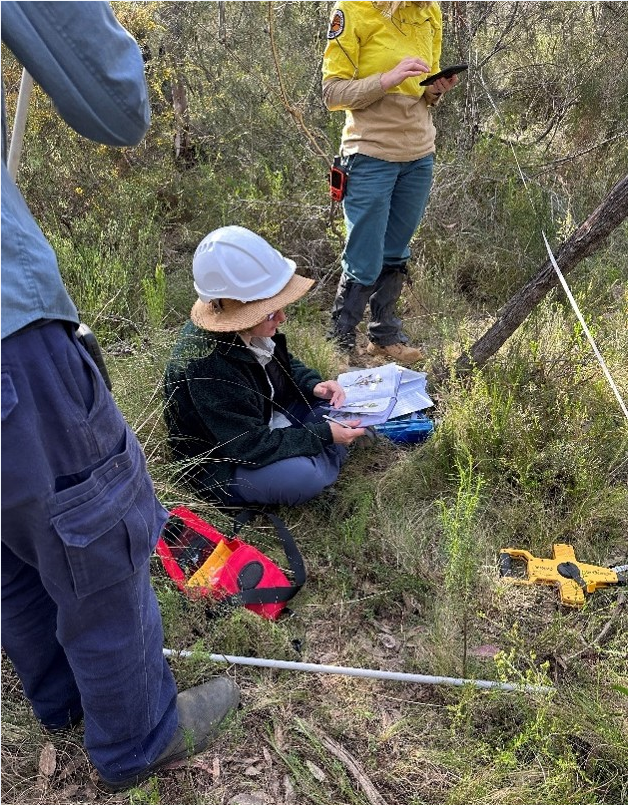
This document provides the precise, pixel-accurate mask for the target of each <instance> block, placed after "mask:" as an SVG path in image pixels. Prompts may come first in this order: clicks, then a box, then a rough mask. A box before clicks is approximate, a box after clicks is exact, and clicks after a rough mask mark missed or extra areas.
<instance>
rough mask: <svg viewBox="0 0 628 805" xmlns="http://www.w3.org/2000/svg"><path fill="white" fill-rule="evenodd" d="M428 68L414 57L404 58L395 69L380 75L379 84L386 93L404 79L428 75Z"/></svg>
mask: <svg viewBox="0 0 628 805" xmlns="http://www.w3.org/2000/svg"><path fill="white" fill-rule="evenodd" d="M429 71H430V68H429V66H428V65H427V64H426V63H425V62H424V61H423V59H419V58H417V57H416V56H406V57H405V58H404V59H402V60H401V61H400V62H399V64H398V65H397V66H396V67H393V68H392V70H389V71H388V72H387V73H382V75H381V77H380V79H379V83H380V84H381V85H382V89H383V90H384V91H387V90H389V89H392V88H393V87H398V86H399V84H401V82H402V81H405V80H406V78H416V77H417V76H420V75H423V74H424V73H429Z"/></svg>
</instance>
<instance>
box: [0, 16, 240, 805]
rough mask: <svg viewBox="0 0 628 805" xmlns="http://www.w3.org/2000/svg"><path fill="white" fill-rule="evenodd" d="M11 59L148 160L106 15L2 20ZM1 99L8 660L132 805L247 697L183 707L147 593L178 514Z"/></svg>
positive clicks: (132, 49) (131, 51)
mask: <svg viewBox="0 0 628 805" xmlns="http://www.w3.org/2000/svg"><path fill="white" fill-rule="evenodd" d="M2 42H3V43H4V44H5V45H6V47H8V48H9V50H11V51H12V53H13V54H14V55H15V57H16V58H17V59H18V60H19V61H20V62H21V63H22V64H23V65H24V67H25V68H26V69H27V70H28V72H29V73H30V74H31V75H32V76H33V78H34V79H35V81H37V82H38V83H39V84H40V85H41V87H42V88H43V89H44V91H45V92H46V93H47V94H48V95H49V96H50V97H51V99H52V100H53V102H54V103H55V105H56V107H57V109H58V111H59V113H60V114H61V116H62V117H63V118H64V120H65V121H66V122H67V123H68V124H69V125H70V126H72V127H73V128H74V129H75V130H76V131H77V132H79V133H80V134H82V135H84V136H85V137H88V138H90V139H92V140H95V141H97V142H99V143H104V144H106V145H112V146H132V145H136V144H137V143H138V142H140V140H141V139H142V137H143V136H144V134H145V132H146V130H147V128H148V124H149V119H150V107H149V103H148V97H147V88H146V82H145V78H144V70H143V62H142V57H141V53H140V51H139V48H138V46H137V43H136V42H135V40H134V39H133V38H132V37H131V36H130V35H129V33H128V32H127V31H126V30H125V29H124V28H123V27H122V26H121V25H120V24H119V23H118V22H117V21H116V19H115V17H114V15H113V12H112V11H111V8H110V6H109V4H108V3H106V2H72V3H70V2H29V3H20V2H3V3H2ZM2 99H3V104H2V367H1V368H2V563H1V571H2V646H3V648H4V649H5V651H6V653H7V655H8V656H9V658H10V659H11V661H12V662H13V664H14V666H15V669H16V671H17V673H18V675H19V677H20V680H21V682H22V685H23V687H24V692H25V694H26V696H27V697H28V699H29V701H30V702H31V705H32V707H33V710H34V713H35V715H36V716H37V718H38V719H39V720H40V722H41V724H42V725H43V727H44V728H46V729H48V730H51V731H54V730H59V729H62V728H64V727H68V726H71V725H74V724H77V723H78V722H79V721H80V720H81V719H84V727H85V737H84V741H85V747H86V750H87V752H88V754H89V756H90V758H91V760H92V762H93V763H94V765H95V766H96V768H97V770H98V772H99V775H100V777H101V780H102V781H103V783H104V784H105V786H106V787H108V788H109V789H111V790H121V789H124V788H128V787H130V786H132V785H135V784H136V783H137V782H139V781H140V780H141V779H144V778H145V777H147V776H149V775H150V774H152V773H153V772H154V771H155V770H156V769H158V768H160V767H162V766H164V765H166V764H167V763H170V762H172V761H174V760H179V759H182V758H185V757H187V756H189V755H190V754H194V753H196V752H198V751H201V750H202V749H204V748H205V746H206V745H207V744H208V743H209V741H210V739H211V738H212V737H213V736H214V735H215V734H216V733H217V731H218V726H219V724H220V723H221V722H222V720H223V719H224V717H225V716H226V715H227V714H228V713H229V712H230V711H231V710H233V709H234V708H235V707H236V705H237V702H238V689H237V686H236V685H235V684H234V683H233V682H232V681H231V680H230V679H228V678H227V677H217V678H214V679H211V680H210V681H209V682H207V683H205V684H204V685H199V686H198V687H196V688H191V689H190V690H187V691H184V692H183V693H179V694H177V689H176V684H175V680H174V678H173V676H172V673H171V671H170V669H169V667H168V664H167V662H166V661H165V659H164V657H163V629H162V622H161V615H160V612H159V608H158V605H157V600H156V597H155V594H154V592H153V590H152V587H151V584H150V576H149V559H150V555H151V552H152V550H153V548H154V546H155V543H156V541H157V538H158V536H159V533H160V531H161V528H162V526H163V524H164V522H165V520H166V517H167V512H166V511H165V510H164V509H163V507H162V506H161V505H160V504H159V502H158V500H157V498H156V496H155V493H154V490H153V485H152V482H151V479H150V477H149V475H148V472H147V469H146V462H145V458H144V455H143V453H142V449H141V447H140V445H139V443H138V441H137V438H136V437H135V435H134V434H133V432H132V431H131V429H130V428H129V427H128V425H127V424H126V423H125V421H124V419H123V417H122V414H121V413H120V411H119V410H118V408H117V407H116V405H115V403H114V400H113V397H112V396H111V394H110V393H109V391H108V389H107V387H106V386H105V383H104V382H103V379H102V377H101V376H100V374H99V372H98V370H97V368H96V366H95V364H94V363H93V361H92V359H91V358H90V356H89V355H88V353H87V352H86V351H85V350H84V349H83V347H82V345H81V343H80V342H79V341H78V340H77V337H76V327H77V325H78V317H77V312H76V309H75V307H74V304H73V303H72V301H71V299H70V297H69V296H68V293H67V291H66V290H65V288H64V286H63V282H62V280H61V276H60V273H59V269H58V266H57V261H56V257H55V254H54V252H53V250H52V248H51V247H50V245H49V244H48V242H47V241H46V239H45V237H44V235H43V234H42V232H41V230H40V229H39V227H38V226H37V224H36V223H35V220H34V219H33V217H32V215H31V213H30V211H29V209H28V207H27V205H26V202H25V201H24V199H23V197H22V195H21V194H20V191H19V190H18V188H17V186H16V184H15V183H14V181H13V179H12V178H11V177H10V175H9V173H8V170H7V166H6V140H7V126H6V115H5V109H4V92H3V95H2Z"/></svg>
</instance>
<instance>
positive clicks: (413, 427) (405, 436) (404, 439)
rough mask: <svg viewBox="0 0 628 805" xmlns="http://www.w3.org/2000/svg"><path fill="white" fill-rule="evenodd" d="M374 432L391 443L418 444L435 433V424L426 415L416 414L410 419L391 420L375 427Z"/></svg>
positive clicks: (411, 415)
mask: <svg viewBox="0 0 628 805" xmlns="http://www.w3.org/2000/svg"><path fill="white" fill-rule="evenodd" d="M373 430H374V431H375V433H377V434H378V435H379V436H385V437H386V438H387V439H390V440H391V442H399V443H403V444H417V443H418V442H424V441H425V440H426V439H427V438H428V436H430V435H431V434H432V433H434V423H433V422H432V420H431V419H429V418H428V417H427V416H425V414H420V413H414V414H410V416H409V417H403V418H400V419H389V420H388V422H383V423H382V424H381V425H373Z"/></svg>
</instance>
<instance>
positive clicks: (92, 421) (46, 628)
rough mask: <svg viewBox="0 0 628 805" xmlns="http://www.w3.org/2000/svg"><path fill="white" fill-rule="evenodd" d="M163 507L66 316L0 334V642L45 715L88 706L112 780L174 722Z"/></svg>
mask: <svg viewBox="0 0 628 805" xmlns="http://www.w3.org/2000/svg"><path fill="white" fill-rule="evenodd" d="M166 516H167V513H166V511H165V510H164V509H163V507H162V506H161V505H160V504H159V502H158V501H157V499H156V497H155V493H154V489H153V485H152V482H151V479H150V477H149V475H148V473H147V470H146V463H145V458H144V455H143V453H142V449H141V447H140V445H139V443H138V441H137V439H136V437H135V436H134V434H133V433H132V431H131V430H130V428H129V427H128V426H127V425H126V423H125V421H124V419H123V417H122V414H121V413H120V411H119V410H118V408H117V406H116V405H115V403H114V401H113V397H112V396H111V394H110V393H109V391H108V390H107V388H106V386H105V385H104V383H103V381H102V378H101V377H100V375H99V373H98V371H97V369H96V367H95V365H94V363H93V362H92V360H91V358H90V357H89V356H88V355H87V353H86V352H85V350H84V349H83V347H82V346H81V345H80V344H79V343H78V342H77V341H76V338H75V336H74V332H73V328H72V327H71V326H69V325H66V324H64V323H62V322H49V323H46V324H44V325H42V326H40V327H35V328H32V329H28V330H25V331H21V332H19V333H17V334H15V335H13V336H11V337H9V338H7V339H5V340H3V342H2V565H1V572H2V646H3V648H4V649H5V651H6V653H7V654H8V656H9V657H10V659H11V660H12V662H13V664H14V665H15V669H16V671H17V673H18V675H19V677H20V680H21V682H22V685H23V687H24V691H25V693H26V696H27V697H28V699H29V700H30V702H31V704H32V707H33V710H34V712H35V715H36V716H37V718H38V719H39V720H40V721H41V722H42V724H43V725H44V726H46V727H48V728H52V729H55V728H60V727H63V726H65V725H67V724H69V723H71V722H73V721H76V720H78V719H79V718H80V716H81V714H83V715H84V719H85V748H86V750H87V752H88V754H89V756H90V758H91V760H92V761H93V763H94V765H95V766H96V768H97V769H98V770H99V771H100V772H101V773H102V774H103V776H105V777H106V778H107V779H109V780H116V779H124V778H125V777H128V776H130V775H132V774H134V773H135V772H138V771H140V770H142V769H144V768H145V767H146V766H147V765H148V764H149V763H151V762H152V761H153V760H154V759H155V758H156V757H158V755H160V754H161V752H162V751H163V750H164V749H165V747H166V746H167V745H168V743H169V741H170V739H171V737H172V735H173V734H174V731H175V729H176V726H177V713H176V696H177V691H176V685H175V681H174V679H173V676H172V673H171V671H170V669H169V667H168V665H167V663H166V661H165V659H164V657H163V653H162V648H163V629H162V623H161V615H160V612H159V607H158V604H157V600H156V597H155V594H154V591H153V589H152V587H151V584H150V575H149V559H150V555H151V553H152V550H153V548H154V546H155V542H156V541H157V538H158V536H159V532H160V531H161V527H162V525H163V523H164V522H165V519H166Z"/></svg>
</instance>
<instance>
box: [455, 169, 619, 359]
mask: <svg viewBox="0 0 628 805" xmlns="http://www.w3.org/2000/svg"><path fill="white" fill-rule="evenodd" d="M627 215H628V176H625V177H624V178H623V179H621V180H620V181H619V182H618V183H617V184H616V185H615V187H613V189H612V190H611V191H610V193H609V194H608V195H607V196H606V198H605V199H604V201H603V202H602V203H601V204H600V205H599V207H598V208H597V209H596V210H595V211H594V212H592V213H591V215H589V217H588V218H587V219H586V221H585V222H584V223H583V224H581V225H580V226H579V227H578V229H577V230H576V231H575V232H574V233H573V235H572V236H571V237H570V238H569V239H568V240H566V241H565V242H564V243H563V244H562V246H561V247H560V249H559V250H558V252H557V253H556V254H555V258H556V263H557V265H558V267H559V268H560V270H561V272H562V273H563V274H567V273H569V272H570V271H571V270H572V269H573V268H575V267H576V266H577V265H578V263H579V262H580V261H581V260H583V259H584V258H585V257H589V256H590V255H591V254H593V253H594V252H596V251H597V250H598V249H599V247H600V246H601V245H602V242H603V241H604V239H605V238H606V237H607V236H608V235H609V234H610V233H611V232H612V231H613V230H614V229H616V228H617V227H618V226H619V224H621V222H622V221H623V220H624V219H625V218H626V216H627ZM557 284H558V276H557V274H556V272H555V271H554V268H553V266H552V264H551V262H550V260H549V258H548V259H547V260H546V261H545V263H543V266H542V267H541V269H540V271H539V272H538V274H536V276H534V277H533V278H532V279H531V280H529V281H528V282H527V283H526V284H525V285H524V286H523V288H521V290H520V291H518V292H517V293H516V294H515V295H514V296H513V297H512V298H511V299H510V301H509V302H507V303H506V304H505V305H504V307H503V308H502V309H501V310H500V312H499V317H498V319H497V321H496V322H495V323H494V324H493V325H492V326H491V327H490V328H489V329H488V330H487V331H486V333H484V335H483V336H482V337H481V338H479V339H478V340H477V341H476V342H475V344H473V346H472V347H471V348H470V350H469V351H468V352H465V353H463V354H462V355H461V356H460V357H459V358H458V360H457V361H456V374H464V373H466V372H468V371H469V370H470V369H471V368H473V367H477V368H480V369H481V368H482V367H483V366H484V364H485V363H486V362H487V361H488V359H489V358H491V357H492V356H493V355H494V354H495V353H496V352H497V350H498V349H499V348H500V347H501V346H502V344H504V342H505V341H506V340H507V339H508V338H510V336H511V335H512V334H513V333H514V332H515V330H516V329H517V327H519V325H520V324H521V323H522V322H523V321H524V320H525V319H526V318H527V317H528V316H529V315H530V313H531V312H532V311H533V310H534V308H535V307H536V306H537V305H538V304H539V302H540V301H541V300H542V299H544V298H545V297H546V296H547V294H548V293H549V292H550V291H551V290H552V288H554V286H556V285H557Z"/></svg>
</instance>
